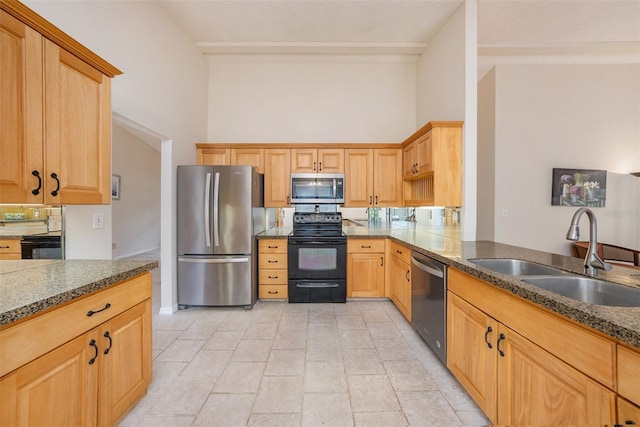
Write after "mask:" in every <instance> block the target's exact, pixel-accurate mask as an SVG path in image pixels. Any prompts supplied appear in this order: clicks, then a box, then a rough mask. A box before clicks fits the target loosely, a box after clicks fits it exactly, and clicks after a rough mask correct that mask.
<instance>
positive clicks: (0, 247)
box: [0, 246, 11, 249]
mask: <svg viewBox="0 0 640 427" xmlns="http://www.w3.org/2000/svg"><path fill="white" fill-rule="evenodd" d="M10 247H11V246H0V249H9V248H10Z"/></svg>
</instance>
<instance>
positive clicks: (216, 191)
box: [213, 172, 220, 246]
mask: <svg viewBox="0 0 640 427" xmlns="http://www.w3.org/2000/svg"><path fill="white" fill-rule="evenodd" d="M219 204H220V172H216V176H215V179H214V184H213V244H214V246H220V212H219V209H218V205H219Z"/></svg>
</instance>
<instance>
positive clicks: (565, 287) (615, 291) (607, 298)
mask: <svg viewBox="0 0 640 427" xmlns="http://www.w3.org/2000/svg"><path fill="white" fill-rule="evenodd" d="M522 281H523V282H526V283H529V284H531V285H534V286H537V287H539V288H542V289H546V290H548V291H551V292H554V293H556V294H560V295H563V296H565V297H569V298H572V299H575V300H578V301H582V302H586V303H589V304H597V305H608V306H613V307H640V289H638V288H632V287H630V286H625V285H619V284H617V283H611V282H606V281H604V280H599V279H592V278H589V277H581V276H563V277H557V276H556V277H525V278H522Z"/></svg>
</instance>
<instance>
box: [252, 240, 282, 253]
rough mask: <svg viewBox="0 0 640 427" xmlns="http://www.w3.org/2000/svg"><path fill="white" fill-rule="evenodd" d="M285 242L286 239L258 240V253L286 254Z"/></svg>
mask: <svg viewBox="0 0 640 427" xmlns="http://www.w3.org/2000/svg"><path fill="white" fill-rule="evenodd" d="M287 242H288V241H287V239H267V240H265V239H260V240H258V251H259V253H261V254H286V253H287Z"/></svg>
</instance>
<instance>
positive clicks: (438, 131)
mask: <svg viewBox="0 0 640 427" xmlns="http://www.w3.org/2000/svg"><path fill="white" fill-rule="evenodd" d="M403 147H404V153H403V154H404V158H403V173H402V176H403V178H404V180H405V181H404V202H405V205H406V206H461V205H462V122H429V123H427V124H426V125H425V126H423V127H422V128H421V129H419V130H418V131H416V132H415V133H414V134H413V135H412V136H411V137H409V138H408V139H407V140H406V141H405V142H404V143H403Z"/></svg>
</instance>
